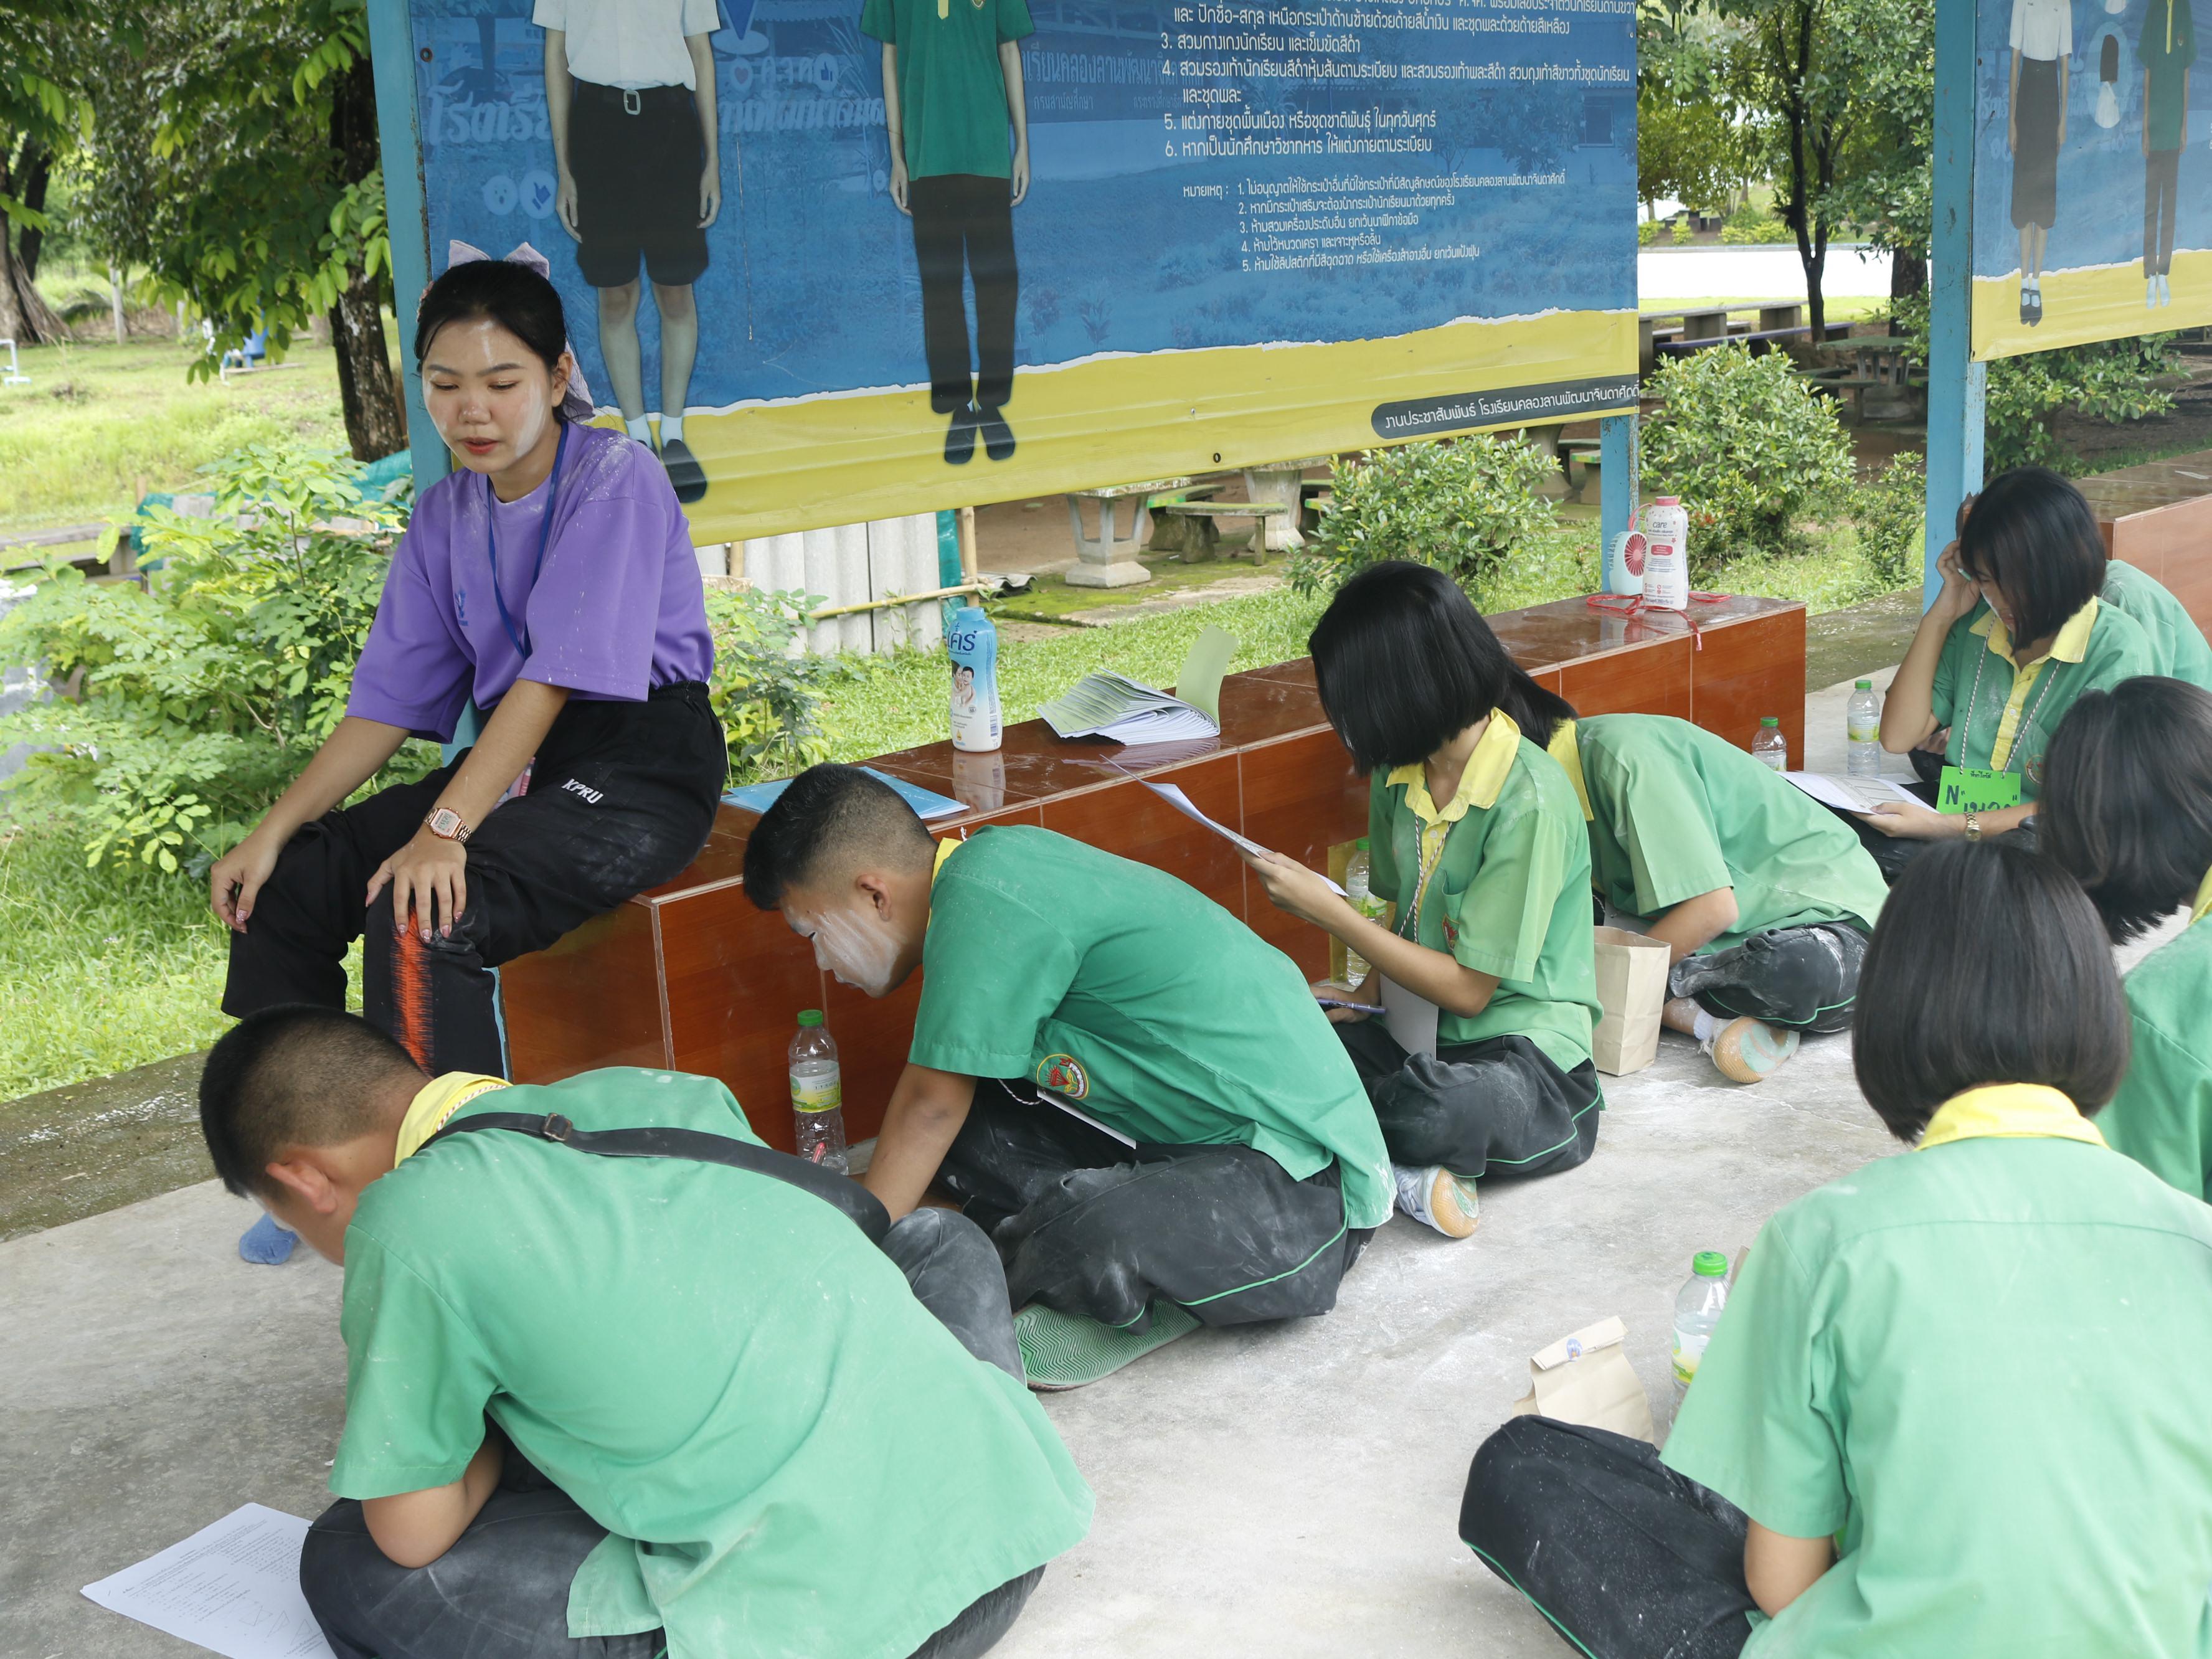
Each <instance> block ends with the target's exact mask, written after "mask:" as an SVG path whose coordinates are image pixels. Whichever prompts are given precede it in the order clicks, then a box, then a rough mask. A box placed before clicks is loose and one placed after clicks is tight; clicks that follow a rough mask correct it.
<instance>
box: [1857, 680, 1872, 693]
mask: <svg viewBox="0 0 2212 1659" xmlns="http://www.w3.org/2000/svg"><path fill="white" fill-rule="evenodd" d="M1857 690H1861V691H1871V690H1874V682H1873V681H1872V680H1861V681H1860V682H1859V683H1858V686H1857Z"/></svg>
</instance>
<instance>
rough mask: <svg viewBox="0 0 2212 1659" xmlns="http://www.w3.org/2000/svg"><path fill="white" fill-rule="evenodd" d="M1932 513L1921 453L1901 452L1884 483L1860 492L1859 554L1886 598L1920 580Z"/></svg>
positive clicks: (1885, 471)
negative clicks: (1927, 516) (1928, 516)
mask: <svg viewBox="0 0 2212 1659" xmlns="http://www.w3.org/2000/svg"><path fill="white" fill-rule="evenodd" d="M1927 507H1928V469H1927V467H1926V466H1925V465H1923V462H1922V459H1921V456H1920V452H1919V451H1918V450H1917V449H1905V450H1900V451H1899V452H1898V453H1896V454H1894V455H1893V456H1891V457H1890V460H1889V465H1887V466H1886V467H1884V468H1883V469H1882V473H1881V477H1879V478H1878V479H1875V481H1874V482H1872V483H1866V484H1862V485H1861V486H1860V487H1859V497H1858V504H1857V508H1856V510H1855V511H1854V513H1852V516H1853V517H1854V518H1855V519H1857V520H1858V527H1859V549H1860V550H1861V551H1862V552H1863V553H1864V554H1865V555H1866V559H1867V562H1868V563H1869V564H1870V565H1871V566H1873V568H1874V570H1875V574H1876V576H1877V577H1879V578H1880V580H1881V581H1882V583H1883V584H1884V591H1885V592H1887V591H1893V590H1894V589H1897V588H1899V587H1905V586H1913V585H1916V584H1917V583H1918V581H1919V580H1920V575H1921V568H1922V564H1923V544H1922V539H1921V538H1922V532H1923V528H1924V526H1925V516H1924V515H1925V514H1926V512H1927Z"/></svg>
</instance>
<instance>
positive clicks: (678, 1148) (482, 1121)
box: [422, 1112, 891, 1244]
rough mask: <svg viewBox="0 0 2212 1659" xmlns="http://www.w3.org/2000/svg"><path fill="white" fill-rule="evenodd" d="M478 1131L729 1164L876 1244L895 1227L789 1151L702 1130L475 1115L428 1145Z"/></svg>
mask: <svg viewBox="0 0 2212 1659" xmlns="http://www.w3.org/2000/svg"><path fill="white" fill-rule="evenodd" d="M476 1129H507V1130H511V1131H513V1133H516V1134H524V1135H533V1136H535V1137H537V1138H538V1139H540V1140H550V1141H555V1142H557V1143H558V1144H559V1145H561V1146H567V1147H569V1148H571V1149H573V1150H574V1151H576V1152H590V1153H592V1154H593V1155H594V1156H596V1157H599V1158H688V1159H689V1160H690V1161H691V1162H692V1163H694V1164H727V1165H728V1166H729V1167H730V1168H731V1169H733V1170H749V1171H750V1172H751V1173H752V1174H754V1175H762V1176H768V1177H769V1179H770V1180H771V1181H781V1182H783V1183H784V1184H785V1185H786V1186H788V1187H796V1188H799V1190H801V1191H802V1192H807V1193H811V1194H813V1195H814V1196H815V1197H817V1198H818V1199H820V1200H822V1201H823V1203H825V1204H829V1205H831V1206H835V1207H836V1209H838V1210H839V1211H841V1212H843V1214H844V1215H845V1217H846V1218H847V1219H848V1220H849V1221H851V1222H852V1223H853V1225H854V1226H856V1227H858V1228H859V1229H860V1231H862V1232H864V1233H866V1235H867V1236H868V1238H869V1240H870V1242H871V1243H877V1244H880V1243H883V1242H884V1234H886V1233H888V1232H889V1231H890V1228H891V1218H890V1211H888V1210H886V1209H884V1206H883V1200H880V1199H878V1197H877V1196H876V1195H875V1194H873V1193H872V1192H870V1191H869V1190H868V1189H867V1188H866V1187H863V1186H862V1185H861V1184H860V1182H857V1181H854V1180H852V1179H851V1178H850V1177H848V1176H841V1175H838V1174H836V1172H835V1171H833V1170H825V1169H823V1168H822V1167H821V1166H820V1165H819V1164H809V1163H808V1162H807V1161H806V1160H805V1158H793V1156H792V1155H791V1154H790V1153H789V1152H774V1151H771V1150H770V1149H769V1148H768V1147H766V1146H755V1145H754V1144H753V1143H752V1142H751V1141H750V1140H739V1139H737V1138H736V1137H735V1136H733V1135H716V1134H708V1133H706V1132H705V1131H704V1130H702V1129H668V1128H641V1129H579V1128H578V1127H576V1126H575V1125H574V1123H572V1122H570V1121H568V1119H567V1118H565V1117H563V1116H562V1115H561V1114H560V1113H558V1112H555V1113H553V1114H552V1115H550V1116H544V1117H541V1116H538V1115H537V1114H535V1113H530V1112H475V1113H471V1115H468V1116H466V1117H463V1118H457V1119H455V1120H454V1121H453V1122H451V1123H448V1124H447V1125H446V1127H444V1128H442V1129H441V1130H439V1131H438V1133H435V1134H434V1135H432V1136H431V1137H430V1138H429V1139H428V1140H426V1141H424V1142H423V1143H422V1145H423V1146H436V1145H437V1144H438V1142H440V1141H441V1140H443V1139H446V1137H447V1136H448V1135H456V1134H465V1133H469V1132H470V1131H471V1130H476Z"/></svg>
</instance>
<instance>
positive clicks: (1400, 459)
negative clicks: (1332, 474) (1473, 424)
mask: <svg viewBox="0 0 2212 1659" xmlns="http://www.w3.org/2000/svg"><path fill="white" fill-rule="evenodd" d="M1557 471H1558V465H1557V463H1555V462H1554V461H1553V459H1551V457H1549V456H1548V455H1546V454H1545V453H1543V452H1542V451H1541V450H1538V449H1534V448H1532V447H1529V446H1528V445H1527V444H1524V443H1522V442H1520V441H1517V440H1516V439H1511V438H1498V437H1491V436H1487V435H1478V436H1474V437H1468V438H1456V439H1453V438H1447V439H1441V440H1437V441H1432V442H1426V443H1411V444H1403V445H1400V446H1398V447H1395V448H1390V449H1376V450H1370V452H1369V453H1367V454H1365V455H1364V456H1362V457H1361V458H1360V459H1358V460H1357V461H1355V462H1353V463H1352V464H1351V465H1348V466H1343V467H1340V468H1338V469H1337V473H1336V483H1335V485H1334V489H1333V490H1332V491H1331V499H1330V501H1329V502H1328V505H1327V507H1325V508H1324V509H1323V511H1322V522H1321V530H1320V532H1319V533H1318V534H1317V535H1316V537H1315V538H1313V543H1312V546H1311V548H1310V550H1309V551H1308V552H1307V553H1305V554H1303V555H1301V556H1299V557H1298V558H1297V560H1295V561H1293V562H1292V563H1291V569H1290V577H1291V585H1292V586H1295V587H1296V588H1297V590H1298V592H1301V593H1312V592H1316V591H1318V590H1320V589H1322V587H1324V586H1326V587H1328V588H1329V589H1331V590H1334V588H1335V587H1336V586H1338V585H1339V584H1340V583H1341V582H1342V581H1343V580H1345V578H1346V577H1347V576H1350V575H1352V574H1353V573H1355V572H1357V571H1358V570H1361V569H1363V568H1365V567H1366V566H1368V565H1370V564H1374V563H1376V562H1380V561H1382V560H1384V559H1414V560H1418V561H1419V562H1421V563H1423V564H1432V565H1434V566H1436V567H1437V568H1438V569H1440V570H1442V571H1443V572H1444V573H1445V574H1448V575H1449V576H1450V577H1451V578H1452V580H1455V581H1456V582H1457V583H1459V585H1460V586H1462V587H1463V588H1465V589H1466V590H1467V591H1468V593H1469V594H1470V595H1479V594H1480V592H1481V591H1482V589H1483V588H1484V586H1486V585H1487V583H1488V582H1489V581H1490V580H1491V579H1492V577H1493V576H1494V575H1495V574H1496V573H1497V571H1498V568H1499V567H1500V566H1501V565H1502V564H1503V563H1504V561H1505V559H1506V558H1507V556H1509V555H1510V554H1511V553H1512V552H1513V551H1514V550H1515V549H1516V548H1517V547H1518V546H1520V545H1521V544H1522V543H1523V542H1526V541H1528V540H1529V539H1530V538H1533V537H1534V536H1536V535H1538V534H1539V533H1540V532H1543V531H1546V530H1548V529H1549V528H1550V527H1551V525H1552V519H1553V514H1552V506H1551V503H1550V502H1549V501H1547V500H1545V499H1544V497H1543V496H1542V495H1541V494H1540V493H1539V486H1541V484H1542V483H1544V482H1545V481H1546V480H1547V478H1549V477H1552V476H1553V474H1554V473H1556V472H1557Z"/></svg>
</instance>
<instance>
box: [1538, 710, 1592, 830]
mask: <svg viewBox="0 0 2212 1659" xmlns="http://www.w3.org/2000/svg"><path fill="white" fill-rule="evenodd" d="M1546 752H1547V753H1548V754H1549V755H1550V756H1551V757H1552V758H1553V760H1555V761H1557V762H1559V769H1560V770H1561V771H1563V772H1565V774H1566V775H1567V781H1568V782H1569V783H1571V784H1572V785H1574V787H1575V799H1577V800H1578V801H1580V802H1581V803H1582V804H1583V823H1595V821H1596V818H1597V814H1596V813H1595V812H1594V811H1591V810H1590V804H1589V784H1587V783H1586V782H1584V781H1583V749H1582V744H1581V742H1580V741H1579V740H1578V739H1577V738H1576V736H1575V723H1574V721H1572V720H1561V721H1560V722H1559V726H1558V728H1557V729H1556V730H1555V731H1553V733H1552V746H1551V748H1550V749H1549V750H1547V751H1546Z"/></svg>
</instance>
